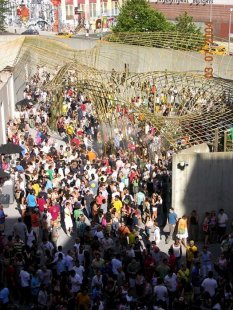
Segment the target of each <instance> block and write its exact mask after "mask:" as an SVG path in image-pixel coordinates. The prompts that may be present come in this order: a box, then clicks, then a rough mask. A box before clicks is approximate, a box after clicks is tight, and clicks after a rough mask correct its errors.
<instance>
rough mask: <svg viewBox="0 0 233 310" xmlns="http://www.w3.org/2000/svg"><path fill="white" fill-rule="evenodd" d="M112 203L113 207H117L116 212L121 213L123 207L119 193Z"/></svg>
mask: <svg viewBox="0 0 233 310" xmlns="http://www.w3.org/2000/svg"><path fill="white" fill-rule="evenodd" d="M112 204H113V208H115V209H116V212H117V213H118V214H120V213H121V209H122V202H121V201H120V197H119V196H118V195H116V196H115V199H114V200H113V202H112Z"/></svg>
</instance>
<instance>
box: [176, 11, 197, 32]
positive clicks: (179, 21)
mask: <svg viewBox="0 0 233 310" xmlns="http://www.w3.org/2000/svg"><path fill="white" fill-rule="evenodd" d="M175 30H176V31H178V32H182V33H194V34H201V30H200V28H198V27H197V26H196V25H195V24H194V22H193V17H192V16H189V15H188V13H187V12H184V13H183V14H180V15H179V16H178V17H176V24H175Z"/></svg>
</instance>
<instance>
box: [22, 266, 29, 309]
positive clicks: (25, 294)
mask: <svg viewBox="0 0 233 310" xmlns="http://www.w3.org/2000/svg"><path fill="white" fill-rule="evenodd" d="M19 279H20V286H21V300H22V303H23V304H24V303H25V304H26V305H27V304H28V302H29V298H30V295H31V294H30V273H29V272H28V271H27V268H26V267H22V270H21V271H20V273H19Z"/></svg>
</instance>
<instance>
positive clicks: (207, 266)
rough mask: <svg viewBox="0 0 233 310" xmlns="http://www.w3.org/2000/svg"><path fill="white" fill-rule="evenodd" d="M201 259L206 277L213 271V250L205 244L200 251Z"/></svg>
mask: <svg viewBox="0 0 233 310" xmlns="http://www.w3.org/2000/svg"><path fill="white" fill-rule="evenodd" d="M200 261H201V265H202V276H203V277H206V276H207V274H208V272H209V271H212V262H211V252H210V251H208V248H207V246H204V247H203V250H202V251H201V253H200Z"/></svg>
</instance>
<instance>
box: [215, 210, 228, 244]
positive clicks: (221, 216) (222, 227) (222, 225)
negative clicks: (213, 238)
mask: <svg viewBox="0 0 233 310" xmlns="http://www.w3.org/2000/svg"><path fill="white" fill-rule="evenodd" d="M217 221H218V235H219V241H220V242H221V241H222V237H223V236H224V235H225V234H226V229H227V223H228V216H227V214H226V213H225V212H224V210H223V209H220V210H219V213H218V218H217Z"/></svg>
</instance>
